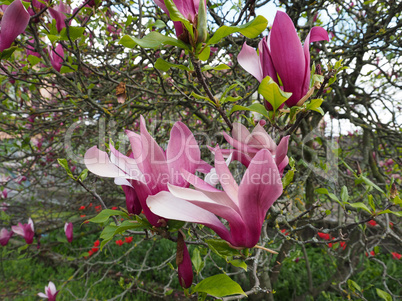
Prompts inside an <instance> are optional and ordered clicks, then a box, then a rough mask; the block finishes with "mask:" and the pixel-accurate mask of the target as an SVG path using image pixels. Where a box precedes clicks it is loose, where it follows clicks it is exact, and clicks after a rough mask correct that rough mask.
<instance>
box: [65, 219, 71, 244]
mask: <svg viewBox="0 0 402 301" xmlns="http://www.w3.org/2000/svg"><path fill="white" fill-rule="evenodd" d="M64 232H65V233H66V237H67V241H68V242H70V243H71V242H72V241H73V223H65V225H64Z"/></svg>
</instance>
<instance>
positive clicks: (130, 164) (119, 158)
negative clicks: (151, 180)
mask: <svg viewBox="0 0 402 301" xmlns="http://www.w3.org/2000/svg"><path fill="white" fill-rule="evenodd" d="M109 147H110V161H111V162H112V163H113V164H114V165H116V166H117V167H118V168H119V169H120V170H122V171H123V172H124V173H126V174H127V175H128V176H129V178H130V179H133V180H136V181H140V182H143V183H145V179H144V175H143V174H142V172H141V171H140V169H139V168H138V166H137V162H136V161H135V160H134V159H132V158H129V157H127V156H125V155H123V154H122V153H120V152H119V151H118V150H116V149H115V148H114V146H113V145H112V144H110V145H109Z"/></svg>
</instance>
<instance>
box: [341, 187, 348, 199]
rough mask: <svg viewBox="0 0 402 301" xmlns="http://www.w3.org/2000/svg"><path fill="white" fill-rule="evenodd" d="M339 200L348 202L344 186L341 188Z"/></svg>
mask: <svg viewBox="0 0 402 301" xmlns="http://www.w3.org/2000/svg"><path fill="white" fill-rule="evenodd" d="M341 200H342V202H347V201H348V200H349V193H348V188H347V187H346V186H342V188H341Z"/></svg>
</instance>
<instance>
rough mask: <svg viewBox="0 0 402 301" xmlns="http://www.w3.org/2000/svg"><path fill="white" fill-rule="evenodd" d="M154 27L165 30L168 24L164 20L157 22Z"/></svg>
mask: <svg viewBox="0 0 402 301" xmlns="http://www.w3.org/2000/svg"><path fill="white" fill-rule="evenodd" d="M153 26H155V27H156V28H164V27H166V24H165V22H163V21H162V20H156V22H155V23H154V24H153Z"/></svg>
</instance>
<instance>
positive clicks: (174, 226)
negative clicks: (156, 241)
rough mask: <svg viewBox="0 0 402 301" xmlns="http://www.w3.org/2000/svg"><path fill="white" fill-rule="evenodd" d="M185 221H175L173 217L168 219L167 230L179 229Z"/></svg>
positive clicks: (174, 230)
mask: <svg viewBox="0 0 402 301" xmlns="http://www.w3.org/2000/svg"><path fill="white" fill-rule="evenodd" d="M185 223H186V222H183V221H176V220H174V219H170V220H168V222H167V226H168V230H169V232H176V231H179V230H180V229H181V228H182V227H183V226H184V225H185Z"/></svg>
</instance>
